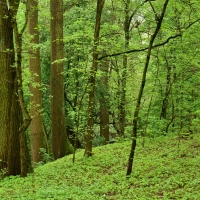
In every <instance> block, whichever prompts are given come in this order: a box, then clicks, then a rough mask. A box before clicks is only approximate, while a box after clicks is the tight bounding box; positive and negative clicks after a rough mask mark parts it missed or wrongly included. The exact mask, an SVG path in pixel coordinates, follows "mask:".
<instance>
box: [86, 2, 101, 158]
mask: <svg viewBox="0 0 200 200" xmlns="http://www.w3.org/2000/svg"><path fill="white" fill-rule="evenodd" d="M104 3H105V0H97V10H96V24H95V31H94V47H93V60H92V67H91V69H90V77H89V84H90V85H89V87H90V88H89V101H88V120H87V134H86V137H85V138H86V139H85V142H86V144H85V153H84V155H87V156H91V155H92V137H93V125H94V122H93V109H94V92H95V77H96V72H97V66H98V45H99V34H100V24H101V14H102V10H103V6H104Z"/></svg>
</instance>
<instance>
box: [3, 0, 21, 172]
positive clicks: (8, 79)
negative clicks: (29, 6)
mask: <svg viewBox="0 0 200 200" xmlns="http://www.w3.org/2000/svg"><path fill="white" fill-rule="evenodd" d="M16 4H17V2H16ZM5 16H7V17H5ZM11 21H12V16H11V13H10V10H9V9H8V7H7V1H6V0H0V74H1V78H0V102H1V105H0V112H1V115H0V127H1V128H0V136H1V137H0V159H1V162H0V169H4V168H6V169H7V174H8V175H18V174H20V144H19V127H20V126H21V123H22V122H21V120H22V114H21V109H20V106H19V101H18V98H17V95H16V94H17V91H18V88H17V82H16V69H15V68H13V65H14V62H15V60H14V57H15V56H14V44H13V27H12V23H11Z"/></svg>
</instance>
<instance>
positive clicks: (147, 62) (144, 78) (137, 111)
mask: <svg viewBox="0 0 200 200" xmlns="http://www.w3.org/2000/svg"><path fill="white" fill-rule="evenodd" d="M168 2H169V0H166V1H165V3H164V5H163V9H162V13H161V15H160V16H159V17H158V16H157V14H156V13H155V17H156V19H157V25H156V28H155V31H154V33H153V34H152V36H151V38H150V42H149V47H148V52H147V56H146V62H145V66H144V70H143V74H142V81H141V85H140V89H139V92H138V97H137V101H136V108H135V112H134V119H133V139H132V145H131V151H130V155H129V161H128V168H127V174H126V175H127V176H129V175H130V174H131V172H132V164H133V159H134V153H135V148H136V138H137V123H138V116H139V111H140V103H141V99H142V94H143V91H144V86H145V82H146V74H147V69H148V66H149V61H150V57H151V51H152V47H153V43H154V40H155V38H156V36H157V34H158V32H159V30H160V27H161V25H162V21H163V18H164V15H165V11H166V9H167V5H168ZM150 4H151V3H150ZM151 6H152V4H151ZM152 9H153V11H154V10H155V9H154V7H153V6H152Z"/></svg>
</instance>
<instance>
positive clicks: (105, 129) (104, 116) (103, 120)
mask: <svg viewBox="0 0 200 200" xmlns="http://www.w3.org/2000/svg"><path fill="white" fill-rule="evenodd" d="M108 68H109V62H108V60H107V59H106V61H105V62H104V63H102V66H101V71H102V72H103V77H102V84H103V85H102V86H103V92H102V94H101V97H100V98H101V99H100V135H101V136H103V137H104V139H105V144H107V143H108V142H109V111H108V102H107V98H108V97H107V95H108Z"/></svg>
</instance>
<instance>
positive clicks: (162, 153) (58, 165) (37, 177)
mask: <svg viewBox="0 0 200 200" xmlns="http://www.w3.org/2000/svg"><path fill="white" fill-rule="evenodd" d="M141 143H142V139H139V140H138V146H137V148H136V154H135V160H134V164H133V173H132V175H131V177H130V178H129V179H126V169H127V161H128V156H129V152H130V145H131V141H123V142H117V143H115V144H109V145H106V146H101V147H96V148H94V155H93V156H92V157H90V158H83V150H78V152H77V154H76V161H75V164H73V163H72V155H69V156H66V157H64V158H62V159H59V160H57V161H55V162H50V163H47V164H45V165H43V166H40V167H37V168H36V169H35V172H34V173H32V174H30V175H29V176H28V177H26V178H20V177H8V178H5V179H3V180H1V181H0V199H6V200H7V199H8V200H11V199H19V200H24V199H35V200H40V199H55V200H56V199H57V200H65V199H66V200H67V199H71V200H79V199H80V200H101V199H102V200H103V199H110V200H129V199H130V200H134V199H139V200H148V199H178V200H179V199H185V200H190V199H191V200H195V199H196V200H199V199H200V135H199V134H196V135H194V137H193V138H190V139H181V140H179V139H178V138H177V136H176V137H175V136H166V137H158V138H155V139H146V142H145V146H144V147H142V145H141Z"/></svg>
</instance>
